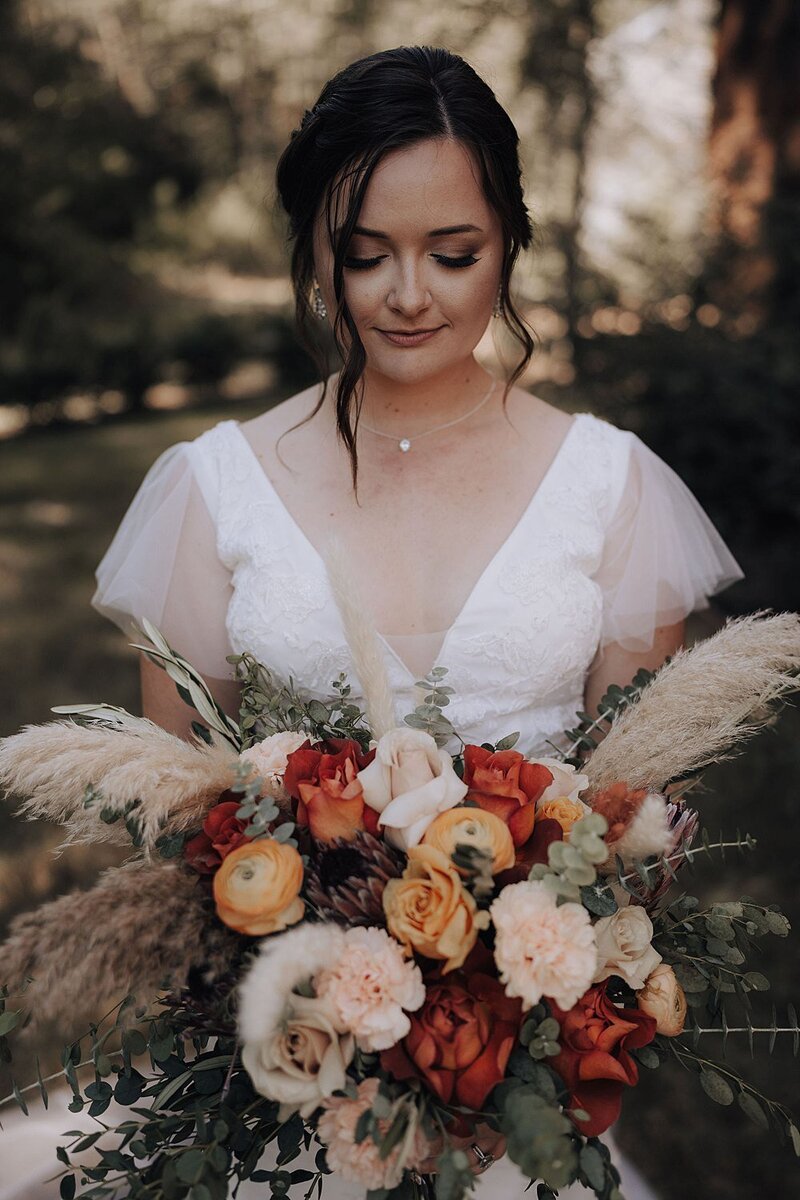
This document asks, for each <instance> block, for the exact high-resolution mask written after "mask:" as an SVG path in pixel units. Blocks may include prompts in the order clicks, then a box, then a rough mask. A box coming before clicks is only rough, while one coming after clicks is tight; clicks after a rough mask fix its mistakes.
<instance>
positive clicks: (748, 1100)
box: [736, 1091, 769, 1129]
mask: <svg viewBox="0 0 800 1200" xmlns="http://www.w3.org/2000/svg"><path fill="white" fill-rule="evenodd" d="M736 1099H737V1101H738V1104H739V1108H741V1110H742V1112H743V1113H745V1114H746V1115H747V1116H748V1117H749V1118H750V1120H751V1121H753V1122H754V1123H755V1124H756V1125H760V1126H761V1128H762V1129H769V1120H768V1118H767V1114H766V1113H765V1112H764V1109H763V1108H762V1107H761V1105H760V1104H759V1102H758V1100H756V1098H755V1096H754V1095H753V1094H752V1093H751V1092H744V1091H743V1092H739V1094H738V1096H737V1097H736Z"/></svg>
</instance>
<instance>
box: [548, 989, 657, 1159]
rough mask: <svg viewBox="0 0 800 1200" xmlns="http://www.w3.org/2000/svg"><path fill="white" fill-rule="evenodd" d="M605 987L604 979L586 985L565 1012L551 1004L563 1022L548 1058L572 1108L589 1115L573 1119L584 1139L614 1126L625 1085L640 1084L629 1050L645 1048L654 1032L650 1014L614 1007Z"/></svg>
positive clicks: (637, 1009)
mask: <svg viewBox="0 0 800 1200" xmlns="http://www.w3.org/2000/svg"><path fill="white" fill-rule="evenodd" d="M607 987H608V983H607V981H605V982H603V983H599V984H596V985H595V986H594V987H590V988H589V990H588V991H587V992H586V993H585V994H584V995H583V996H581V998H580V1000H579V1001H578V1003H577V1004H576V1005H574V1006H573V1007H572V1008H571V1009H570V1010H569V1011H568V1012H564V1011H563V1010H562V1009H560V1008H559V1007H558V1005H557V1004H556V1003H555V1002H554V1001H551V1002H550V1005H551V1008H552V1010H553V1016H554V1017H555V1018H556V1020H557V1021H558V1023H559V1024H560V1026H561V1034H560V1036H559V1041H560V1043H561V1050H560V1052H559V1053H558V1054H557V1055H556V1056H555V1057H554V1058H551V1059H549V1060H548V1061H549V1064H550V1066H551V1067H552V1068H553V1070H554V1071H557V1072H558V1074H559V1075H560V1076H561V1078H562V1079H563V1080H564V1083H565V1084H566V1086H567V1088H568V1089H569V1091H570V1092H571V1099H570V1104H571V1106H572V1107H573V1108H582V1109H584V1110H585V1111H586V1112H587V1113H588V1114H589V1120H588V1121H580V1120H578V1119H577V1118H575V1120H574V1124H575V1127H576V1128H577V1129H578V1130H580V1132H581V1133H582V1134H584V1135H585V1136H586V1137H597V1135H598V1134H600V1133H603V1131H604V1130H606V1129H608V1127H609V1126H610V1125H613V1124H614V1122H615V1121H616V1119H617V1117H618V1116H619V1113H620V1109H621V1107H622V1089H623V1087H625V1086H628V1087H632V1086H633V1085H634V1084H636V1083H638V1082H639V1068H638V1066H637V1064H636V1060H635V1059H634V1058H633V1057H632V1055H631V1054H630V1053H629V1049H637V1048H638V1047H639V1046H646V1045H647V1044H648V1042H652V1040H653V1038H654V1037H655V1034H656V1023H655V1021H654V1020H653V1018H652V1017H649V1016H647V1014H646V1013H644V1012H642V1011H641V1009H639V1008H617V1006H616V1005H615V1004H613V1003H612V1002H611V1000H609V998H608V995H607V992H606V989H607Z"/></svg>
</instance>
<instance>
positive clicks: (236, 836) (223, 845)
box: [183, 791, 247, 875]
mask: <svg viewBox="0 0 800 1200" xmlns="http://www.w3.org/2000/svg"><path fill="white" fill-rule="evenodd" d="M232 795H234V793H233V792H231V791H225V792H223V793H222V796H232ZM241 803H242V802H241V800H223V799H222V797H220V800H219V802H218V803H217V804H215V805H214V807H213V808H211V809H209V811H208V815H207V816H206V819H205V821H204V822H203V831H202V833H198V834H197V835H196V836H195V837H193V838H190V840H189V841H188V842H187V843H186V845H185V846H184V848H183V853H184V857H185V858H186V861H187V862H188V863H189V865H190V866H192V867H194V869H195V871H199V873H200V874H201V875H213V873H214V872H215V871H216V869H217V867H218V866H219V865H220V863H221V862H222V860H223V858H225V856H226V855H228V854H230V852H231V850H235V849H236V847H237V846H241V844H242V842H246V841H247V838H246V837H245V832H244V830H245V822H244V821H242V820H241V819H240V818H239V817H237V816H236V811H237V809H238V808H240V807H241Z"/></svg>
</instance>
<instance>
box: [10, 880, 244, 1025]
mask: <svg viewBox="0 0 800 1200" xmlns="http://www.w3.org/2000/svg"><path fill="white" fill-rule="evenodd" d="M238 947H239V939H238V937H237V936H236V934H234V933H233V932H232V931H231V930H230V929H228V928H227V927H226V926H225V925H223V924H222V923H221V922H220V921H218V920H217V919H216V918H215V915H214V907H213V901H212V899H211V897H210V895H209V893H208V892H207V891H206V889H205V888H204V887H203V886H202V884H201V882H200V880H199V879H198V878H197V876H195V875H192V874H190V873H189V872H187V871H186V870H185V868H184V867H183V866H181V865H178V864H175V863H158V864H150V863H147V862H144V861H142V860H141V859H140V860H137V861H136V862H131V863H126V864H125V865H124V866H121V867H112V868H110V869H109V870H107V871H106V872H104V874H103V875H101V877H100V879H99V880H98V882H97V883H96V884H95V886H94V887H93V888H91V889H90V890H89V891H86V892H73V893H72V894H70V895H67V896H60V897H59V898H58V899H57V900H53V901H51V902H50V903H49V904H44V905H42V906H41V907H39V908H37V909H34V910H33V911H32V912H27V913H22V914H21V915H20V916H18V917H16V918H15V919H14V920H13V921H12V923H11V927H10V931H9V936H8V939H7V940H6V941H5V943H4V944H3V946H2V950H1V951H0V982H3V983H5V984H7V985H8V986H9V989H10V990H12V991H13V990H14V989H16V988H17V987H19V986H20V985H21V984H22V983H23V982H24V981H25V979H26V977H31V978H32V980H33V982H32V983H31V984H30V985H29V986H28V988H27V989H26V991H25V992H24V994H23V996H24V1000H23V1003H24V1007H25V1008H29V1007H30V1009H31V1011H32V1018H31V1024H29V1025H28V1026H27V1030H28V1031H30V1030H31V1028H32V1027H34V1026H35V1027H36V1028H38V1027H39V1026H41V1025H42V1024H44V1023H46V1022H48V1021H59V1022H60V1024H61V1025H62V1026H63V1022H64V1019H65V1015H66V1014H69V1017H70V1019H77V1018H78V1016H79V1015H81V1014H86V1015H91V1014H96V1013H97V1012H98V1011H100V1009H101V1006H107V1005H108V1003H109V1002H112V1003H115V1002H116V1001H118V1000H120V999H121V998H122V997H123V996H125V995H126V994H127V993H133V994H135V995H136V997H137V1000H138V1002H139V1003H147V1002H149V1001H151V1000H152V999H153V998H154V997H155V995H156V994H157V993H158V992H159V991H160V989H161V988H162V986H163V985H164V984H165V983H166V982H167V980H168V981H169V986H170V987H173V988H180V987H183V986H185V985H186V983H187V980H188V977H189V972H190V970H191V969H192V968H193V967H196V968H199V969H200V971H201V973H202V978H203V981H204V982H205V983H212V982H214V981H215V980H216V979H219V978H221V977H222V976H224V975H225V974H226V973H227V972H228V970H229V969H230V967H231V965H232V964H233V962H234V959H235V956H236V954H237V952H238Z"/></svg>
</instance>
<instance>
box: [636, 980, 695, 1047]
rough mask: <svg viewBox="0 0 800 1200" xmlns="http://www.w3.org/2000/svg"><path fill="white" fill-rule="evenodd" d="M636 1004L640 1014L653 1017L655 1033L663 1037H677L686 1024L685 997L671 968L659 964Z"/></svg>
mask: <svg viewBox="0 0 800 1200" xmlns="http://www.w3.org/2000/svg"><path fill="white" fill-rule="evenodd" d="M636 1002H637V1004H638V1005H639V1008H640V1009H641V1010H642V1012H645V1013H647V1015H648V1017H653V1018H654V1019H655V1022H656V1031H657V1032H658V1033H662V1034H663V1035H664V1036H665V1037H677V1036H678V1034H679V1033H683V1027H684V1025H685V1024H686V1011H687V1005H686V995H685V993H684V990H683V988H682V987H681V985H680V984H679V983H678V980H677V979H676V978H675V972H674V971H673V969H672V967H671V966H670V965H669V964H668V963H665V962H662V963H659V965H658V966H657V967H656V969H655V971H653V973H652V975H649V976H648V977H647V981H646V983H645V985H644V987H643V988H642V990H641V991H640V992H638V993H637V996H636Z"/></svg>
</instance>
